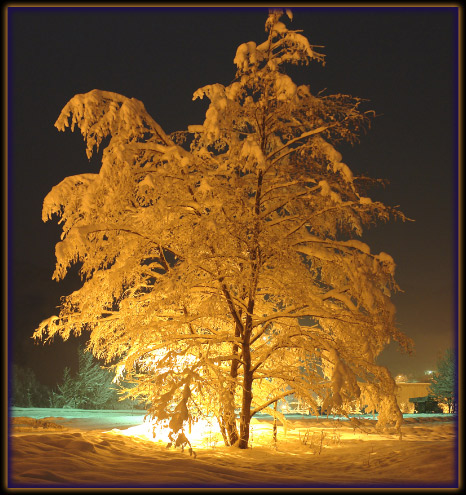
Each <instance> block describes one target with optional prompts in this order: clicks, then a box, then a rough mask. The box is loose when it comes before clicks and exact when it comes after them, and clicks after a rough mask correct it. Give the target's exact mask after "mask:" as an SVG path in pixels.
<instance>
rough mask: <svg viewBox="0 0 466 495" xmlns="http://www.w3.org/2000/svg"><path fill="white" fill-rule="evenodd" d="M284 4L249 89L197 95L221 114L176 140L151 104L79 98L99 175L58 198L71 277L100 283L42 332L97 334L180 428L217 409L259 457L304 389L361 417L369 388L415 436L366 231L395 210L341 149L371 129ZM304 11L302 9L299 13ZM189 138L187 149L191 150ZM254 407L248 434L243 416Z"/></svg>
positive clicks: (386, 284)
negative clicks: (326, 82) (327, 80)
mask: <svg viewBox="0 0 466 495" xmlns="http://www.w3.org/2000/svg"><path fill="white" fill-rule="evenodd" d="M282 14H283V12H282V11H281V10H272V11H271V12H270V15H269V17H268V19H267V21H266V32H267V39H266V40H265V42H263V43H261V44H260V45H256V43H255V42H252V41H250V42H248V43H244V44H242V45H241V46H240V47H239V48H238V50H237V52H236V56H235V59H234V62H235V64H236V67H237V72H236V77H235V80H234V81H233V82H232V83H231V84H230V85H228V86H223V85H222V84H212V85H208V86H205V87H203V88H201V89H199V90H197V91H196V92H195V93H194V98H203V97H204V96H205V97H207V98H209V99H210V105H209V108H208V110H207V112H206V119H205V121H204V123H203V124H202V125H194V126H190V127H189V128H188V131H187V132H177V133H174V134H173V135H171V136H168V135H167V134H166V133H165V132H164V131H163V129H162V128H161V127H160V125H159V124H157V123H156V122H155V121H154V120H153V119H152V117H151V116H150V115H148V113H147V112H146V110H145V108H144V106H143V104H142V103H141V102H139V101H138V100H135V99H134V98H133V99H129V98H126V97H124V96H122V95H118V94H116V93H110V92H105V91H98V90H94V91H91V92H90V93H87V94H81V95H76V96H75V97H74V98H73V99H71V100H70V101H69V102H68V104H67V105H66V106H65V108H64V109H63V111H62V113H61V115H60V117H59V118H58V120H57V122H56V124H55V125H56V127H57V128H58V129H60V130H64V129H65V128H66V127H68V126H69V125H70V121H69V119H70V118H71V129H72V130H73V129H74V127H75V126H78V127H79V128H80V130H81V133H82V134H83V136H84V138H85V140H86V143H87V155H88V157H90V156H91V155H92V153H93V150H94V147H97V148H98V147H99V145H100V144H101V143H102V141H103V140H104V139H105V138H106V137H111V139H110V141H109V142H108V145H107V147H106V148H105V150H104V152H103V156H102V167H101V169H100V172H99V173H98V174H81V175H78V176H74V177H67V178H66V179H64V180H63V181H62V182H61V183H60V184H58V185H57V186H55V187H54V188H53V189H52V190H51V192H50V193H49V194H48V195H47V197H46V198H45V200H44V207H43V219H44V221H45V220H47V219H48V218H50V217H51V216H52V215H54V214H57V215H58V216H60V217H61V222H62V225H63V235H62V241H61V242H59V243H58V244H57V246H56V255H57V265H56V270H55V273H54V278H55V279H57V280H59V279H61V278H63V277H64V276H65V274H66V273H67V270H68V269H69V267H70V266H71V265H72V264H74V263H76V262H80V263H82V265H81V274H82V277H83V280H84V282H83V286H82V288H81V289H80V290H78V291H76V292H74V293H73V294H71V295H69V296H68V297H66V298H63V299H62V305H61V309H60V314H59V315H58V316H52V317H51V318H49V319H48V320H45V321H44V322H42V323H41V324H40V326H39V328H38V329H37V331H36V332H35V337H36V338H43V337H47V338H51V337H52V336H53V335H55V334H59V335H61V336H62V337H63V338H64V339H67V338H68V337H69V336H70V335H71V334H72V333H76V334H79V333H80V332H81V331H83V330H85V329H86V330H89V331H90V341H89V347H90V348H91V349H92V350H93V352H94V354H95V355H96V356H97V357H103V358H105V359H106V360H107V361H108V362H111V361H112V362H114V363H115V370H116V374H117V377H120V376H121V377H126V378H127V379H128V380H133V381H134V383H135V385H136V386H135V387H134V388H132V389H131V391H130V393H131V394H132V395H134V396H141V397H143V398H145V399H147V400H148V401H149V403H151V408H150V414H151V415H152V416H153V418H154V419H156V420H158V421H167V422H169V423H170V427H171V428H173V429H175V430H176V431H175V432H179V433H180V435H181V434H183V428H184V426H185V425H186V424H187V423H189V422H191V421H195V420H196V418H197V417H199V416H200V415H204V414H213V415H215V416H216V417H217V418H218V421H219V424H220V428H221V431H222V433H223V437H224V439H225V443H226V444H227V445H233V444H237V445H238V446H239V447H240V448H247V446H248V439H249V424H250V420H251V417H252V416H253V415H254V414H256V413H258V412H260V411H264V410H267V411H269V412H270V413H271V414H273V415H274V416H277V415H278V411H276V409H275V408H274V407H272V406H273V405H274V404H275V403H276V402H277V401H278V400H280V399H281V398H283V397H286V396H287V395H290V394H294V396H295V397H297V398H298V399H299V400H300V401H301V402H302V403H304V404H307V405H308V407H309V408H311V409H313V410H317V408H318V404H317V399H319V400H320V399H321V400H322V401H323V402H322V407H323V408H324V409H325V410H327V411H330V410H333V411H335V412H339V413H341V414H345V413H346V412H347V411H346V404H350V403H351V401H352V400H353V399H354V398H356V397H358V396H359V394H360V387H359V384H358V383H361V382H368V383H370V384H371V387H370V388H367V390H370V391H371V393H372V394H373V395H376V396H377V403H378V404H380V409H379V412H380V414H379V426H388V425H390V424H392V425H394V426H396V428H398V429H399V427H400V425H401V421H402V415H401V412H400V411H399V408H398V406H397V402H396V398H395V382H394V380H393V378H392V377H391V375H390V373H389V372H388V370H387V369H386V368H385V367H383V366H380V365H378V364H376V358H377V356H378V354H379V353H380V352H381V351H382V350H383V348H384V347H385V346H386V345H387V344H388V343H389V342H390V341H391V340H395V341H398V342H399V343H400V345H401V347H402V348H403V349H408V348H409V345H410V342H409V339H407V338H406V337H405V336H404V335H403V334H401V333H400V332H399V331H398V330H397V328H396V326H395V308H394V306H393V304H392V302H391V300H390V295H391V293H392V292H393V291H396V290H397V289H398V286H397V284H396V282H395V280H394V270H395V264H394V262H393V259H392V258H391V257H390V256H389V255H388V254H386V253H383V252H382V253H379V254H374V253H371V251H370V248H369V246H367V245H366V244H365V243H363V242H361V241H360V240H358V239H356V237H358V236H360V235H361V234H362V232H363V230H364V228H366V227H367V226H369V225H371V224H374V223H376V222H378V221H387V220H388V219H389V218H390V217H398V218H402V219H404V218H405V217H404V215H403V214H402V213H400V212H399V211H398V210H397V209H396V208H391V207H389V206H386V205H384V204H382V203H381V202H378V201H372V200H371V199H370V198H369V197H367V196H366V194H365V191H366V190H367V187H368V186H369V185H371V184H375V183H378V182H379V181H378V180H375V179H373V180H372V179H368V178H367V177H358V176H355V175H354V174H353V173H352V171H351V170H350V169H349V167H348V166H347V165H346V164H344V163H343V162H342V156H341V155H340V153H339V152H338V151H337V150H336V149H335V147H334V145H337V144H338V143H341V142H349V143H355V142H356V141H357V139H358V135H359V134H360V133H361V132H362V131H364V130H365V129H366V128H367V126H368V125H369V118H370V115H371V114H370V113H367V112H362V111H361V110H360V105H361V103H362V100H361V99H358V98H353V97H351V96H348V95H343V94H337V95H330V96H326V95H317V96H315V95H313V94H311V92H310V89H309V86H306V85H301V86H297V85H296V84H295V83H294V82H293V81H292V79H291V78H290V77H289V76H287V75H286V74H285V67H286V65H287V64H295V65H307V64H308V63H309V62H310V61H317V62H323V60H324V57H323V55H322V54H320V53H318V52H317V51H315V49H314V47H312V46H311V45H310V44H309V42H308V40H307V39H306V38H305V37H304V36H303V35H302V34H300V32H299V31H293V30H289V29H288V28H287V27H286V26H285V24H284V23H283V22H282V21H281V18H282ZM287 14H288V16H289V17H291V13H290V12H288V11H287ZM181 145H183V146H181ZM238 411H239V414H240V421H239V431H238V428H237V422H236V414H237V412H238Z"/></svg>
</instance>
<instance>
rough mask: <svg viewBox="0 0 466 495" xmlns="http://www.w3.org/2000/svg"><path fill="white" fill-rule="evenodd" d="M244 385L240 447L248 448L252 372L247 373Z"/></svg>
mask: <svg viewBox="0 0 466 495" xmlns="http://www.w3.org/2000/svg"><path fill="white" fill-rule="evenodd" d="M243 385H244V388H243V401H242V404H241V418H240V425H239V442H238V447H239V448H240V449H247V448H248V443H249V424H250V422H251V402H252V373H245V377H244V382H243Z"/></svg>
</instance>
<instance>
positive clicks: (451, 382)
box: [430, 349, 458, 413]
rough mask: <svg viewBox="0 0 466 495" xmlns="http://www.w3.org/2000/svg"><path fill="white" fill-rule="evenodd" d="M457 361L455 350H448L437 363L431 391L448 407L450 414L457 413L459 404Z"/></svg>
mask: <svg viewBox="0 0 466 495" xmlns="http://www.w3.org/2000/svg"><path fill="white" fill-rule="evenodd" d="M457 387H458V384H457V381H456V359H455V355H454V353H453V349H447V350H446V351H445V353H444V355H443V356H441V357H440V358H439V360H438V362H437V371H436V372H435V373H434V374H433V376H432V383H431V385H430V389H431V392H432V395H433V396H434V397H435V399H436V400H437V401H438V402H441V403H444V404H446V405H447V406H448V412H449V413H452V412H455V411H456V403H457Z"/></svg>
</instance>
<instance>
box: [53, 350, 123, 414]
mask: <svg viewBox="0 0 466 495" xmlns="http://www.w3.org/2000/svg"><path fill="white" fill-rule="evenodd" d="M57 388H58V390H56V391H53V392H52V394H51V397H50V403H51V406H52V407H72V408H78V409H106V408H110V407H112V406H114V404H115V402H117V401H118V397H117V391H116V386H115V385H114V384H113V377H112V375H111V373H109V371H108V370H106V369H104V368H102V367H101V366H100V365H99V363H98V362H97V361H96V360H95V358H94V357H93V356H92V353H90V352H85V351H84V349H82V348H79V349H78V370H77V371H76V373H74V374H73V373H72V372H71V369H70V368H68V367H66V368H65V369H64V371H63V379H62V383H61V384H59V385H58V386H57Z"/></svg>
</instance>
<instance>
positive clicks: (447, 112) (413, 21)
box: [8, 7, 458, 385]
mask: <svg viewBox="0 0 466 495" xmlns="http://www.w3.org/2000/svg"><path fill="white" fill-rule="evenodd" d="M292 10H293V13H294V19H293V22H292V23H291V24H288V25H289V27H290V28H291V29H303V30H304V33H303V34H305V35H306V36H307V37H308V38H309V40H310V43H311V44H314V45H324V46H325V48H323V49H321V51H323V52H324V53H325V54H326V57H327V64H326V65H325V67H322V66H320V65H319V64H317V63H314V64H311V65H310V66H309V68H307V69H303V70H301V71H299V82H300V83H305V84H309V85H310V87H311V92H313V93H314V94H316V93H317V92H318V91H319V90H321V89H324V88H327V93H329V94H331V93H339V92H341V93H347V94H352V95H353V96H360V97H363V98H367V99H368V100H370V102H369V103H368V104H366V107H365V108H366V109H369V108H371V109H374V110H376V112H377V113H378V114H380V115H381V116H380V117H377V118H376V119H375V121H374V122H373V125H372V129H371V130H370V132H369V133H368V134H367V135H366V136H363V137H362V140H361V143H360V144H359V145H358V146H357V147H355V148H348V147H345V148H342V149H340V151H341V152H342V154H343V161H344V162H345V163H347V164H348V165H349V166H350V168H351V169H352V170H353V171H354V172H355V173H365V174H367V175H370V176H372V177H381V178H386V179H388V180H389V181H390V185H389V187H388V188H387V189H386V190H378V191H374V192H373V193H372V194H371V196H372V198H373V199H381V200H382V201H384V202H386V203H387V204H391V205H400V206H401V209H402V210H403V211H404V212H405V214H406V215H407V216H408V217H410V218H413V219H415V222H408V223H402V222H392V223H388V224H384V225H380V226H379V227H377V228H375V229H373V230H371V231H370V232H369V233H368V234H367V236H365V237H364V239H363V240H365V241H366V242H368V243H369V245H370V246H371V248H372V251H373V252H380V251H385V252H387V253H389V254H391V255H392V256H393V258H394V259H395V262H396V263H397V280H398V283H399V284H400V286H401V288H402V289H403V290H404V292H403V293H400V294H398V295H396V296H395V297H394V302H395V304H396V306H397V320H398V323H399V328H400V329H401V330H402V331H403V332H405V333H406V334H407V335H408V336H410V337H412V338H413V339H414V340H415V343H416V353H415V355H414V356H411V357H408V356H405V355H402V354H400V353H399V352H398V351H397V349H396V346H390V348H389V349H388V350H387V351H384V353H383V354H382V355H381V357H380V362H381V363H382V364H385V365H387V366H388V367H389V369H390V370H391V371H392V373H394V374H397V373H401V372H403V373H412V374H414V375H420V374H422V373H423V372H424V370H427V369H435V367H436V361H437V357H438V353H439V352H441V351H444V350H445V349H446V348H447V347H450V346H452V345H454V343H455V342H456V337H457V323H456V314H457V306H456V302H455V301H456V293H457V291H456V278H457V273H458V268H457V260H456V256H457V255H456V244H457V238H458V236H457V222H458V219H457V217H458V215H457V211H458V207H457V194H456V190H457V182H458V181H457V174H458V156H457V128H458V120H457V119H458V117H457V111H458V100H457V91H458V87H457V78H458V68H457V65H458V53H457V52H458V32H457V31H458V29H457V25H458V8H457V7H449V8H446V7H441V8H440V7H436V8H434V7H429V8H421V7H416V8H406V7H405V8H403V7H386V8H380V7H379V8H376V7H371V8H354V7H351V8H350V7H345V8H336V7H333V8H332V7H325V8H323V7H322V8H311V7H307V8H304V7H300V8H293V9H292ZM266 16H267V8H266V7H261V8H254V9H253V8H233V7H223V8H216V9H215V8H207V9H203V8H186V7H184V8H182V7H180V8H171V9H168V8H161V7H155V8H134V7H133V8H129V9H128V8H122V7H120V8H116V9H110V8H108V7H107V8H83V7H81V8H57V7H54V8H44V7H42V8H14V7H10V8H8V57H9V58H8V102H9V113H8V119H9V120H8V145H9V152H8V153H9V154H8V159H9V163H8V173H9V182H8V184H9V186H8V192H9V235H8V248H9V251H8V266H9V274H10V276H9V283H10V285H9V308H8V309H9V357H10V362H15V363H18V364H20V365H23V366H30V367H31V368H33V369H34V370H35V371H36V373H37V375H38V378H39V380H41V381H42V382H44V383H47V384H49V385H52V384H54V383H55V382H56V380H57V379H59V378H60V377H61V375H62V370H63V367H64V366H65V365H69V364H70V363H71V364H72V365H74V363H75V362H76V358H75V350H74V349H75V348H76V345H77V340H76V339H72V341H69V342H67V343H63V342H62V341H60V340H56V341H55V342H54V343H53V344H51V345H47V346H43V345H34V343H33V342H32V339H31V335H32V333H33V331H34V329H35V328H36V326H37V325H38V324H39V323H40V321H42V320H43V319H45V318H46V317H48V316H50V315H51V314H56V309H55V307H56V306H57V305H58V304H59V297H60V295H65V294H68V293H69V292H71V291H72V290H75V289H76V288H78V287H79V279H78V278H77V277H76V276H74V277H73V276H67V278H66V279H65V280H64V281H63V282H60V283H56V282H54V281H52V280H51V275H52V272H53V269H54V261H55V256H54V246H55V243H56V242H57V241H58V240H59V235H60V228H59V226H58V225H57V222H56V220H53V221H49V222H47V223H45V224H44V223H43V222H42V221H41V210H42V201H43V199H44V197H45V196H46V194H47V193H48V192H49V190H50V189H51V188H52V187H53V186H54V185H56V184H57V183H58V182H60V181H61V180H62V179H63V178H65V177H67V176H69V175H74V174H78V173H83V172H91V171H92V172H96V171H98V168H99V161H98V160H94V159H93V160H91V162H89V161H88V160H87V158H86V155H85V145H84V142H83V140H82V137H81V135H80V134H79V133H76V132H75V133H71V132H66V133H59V132H58V131H57V130H56V128H55V127H54V126H53V124H54V123H55V120H56V119H57V117H58V115H59V113H60V111H61V109H62V108H63V106H64V105H65V104H66V103H67V101H68V100H69V99H70V98H72V97H73V96H74V95H75V94H77V93H85V92H88V91H90V90H92V89H96V88H97V89H102V90H108V91H113V92H117V93H121V94H123V95H125V96H128V97H135V98H137V99H139V100H141V101H142V102H143V103H144V104H145V106H146V108H147V110H148V112H149V113H150V114H151V115H152V116H153V117H154V119H155V120H156V121H157V122H158V123H159V124H160V125H161V126H162V127H163V128H164V129H165V131H166V132H172V131H175V130H180V129H186V127H187V126H188V125H189V124H198V123H202V121H203V117H204V113H205V110H206V108H207V106H206V105H207V104H206V102H205V101H199V100H196V101H195V102H193V101H192V94H193V93H194V91H195V90H196V89H197V88H199V87H201V86H204V85H206V84H211V83H216V82H219V83H222V84H229V83H230V82H231V81H232V79H233V77H234V74H235V67H234V65H233V58H234V56H235V52H236V48H237V47H238V45H240V44H241V43H243V42H247V41H251V40H254V41H256V42H258V43H259V42H262V41H264V39H265V32H264V23H265V20H266Z"/></svg>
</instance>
